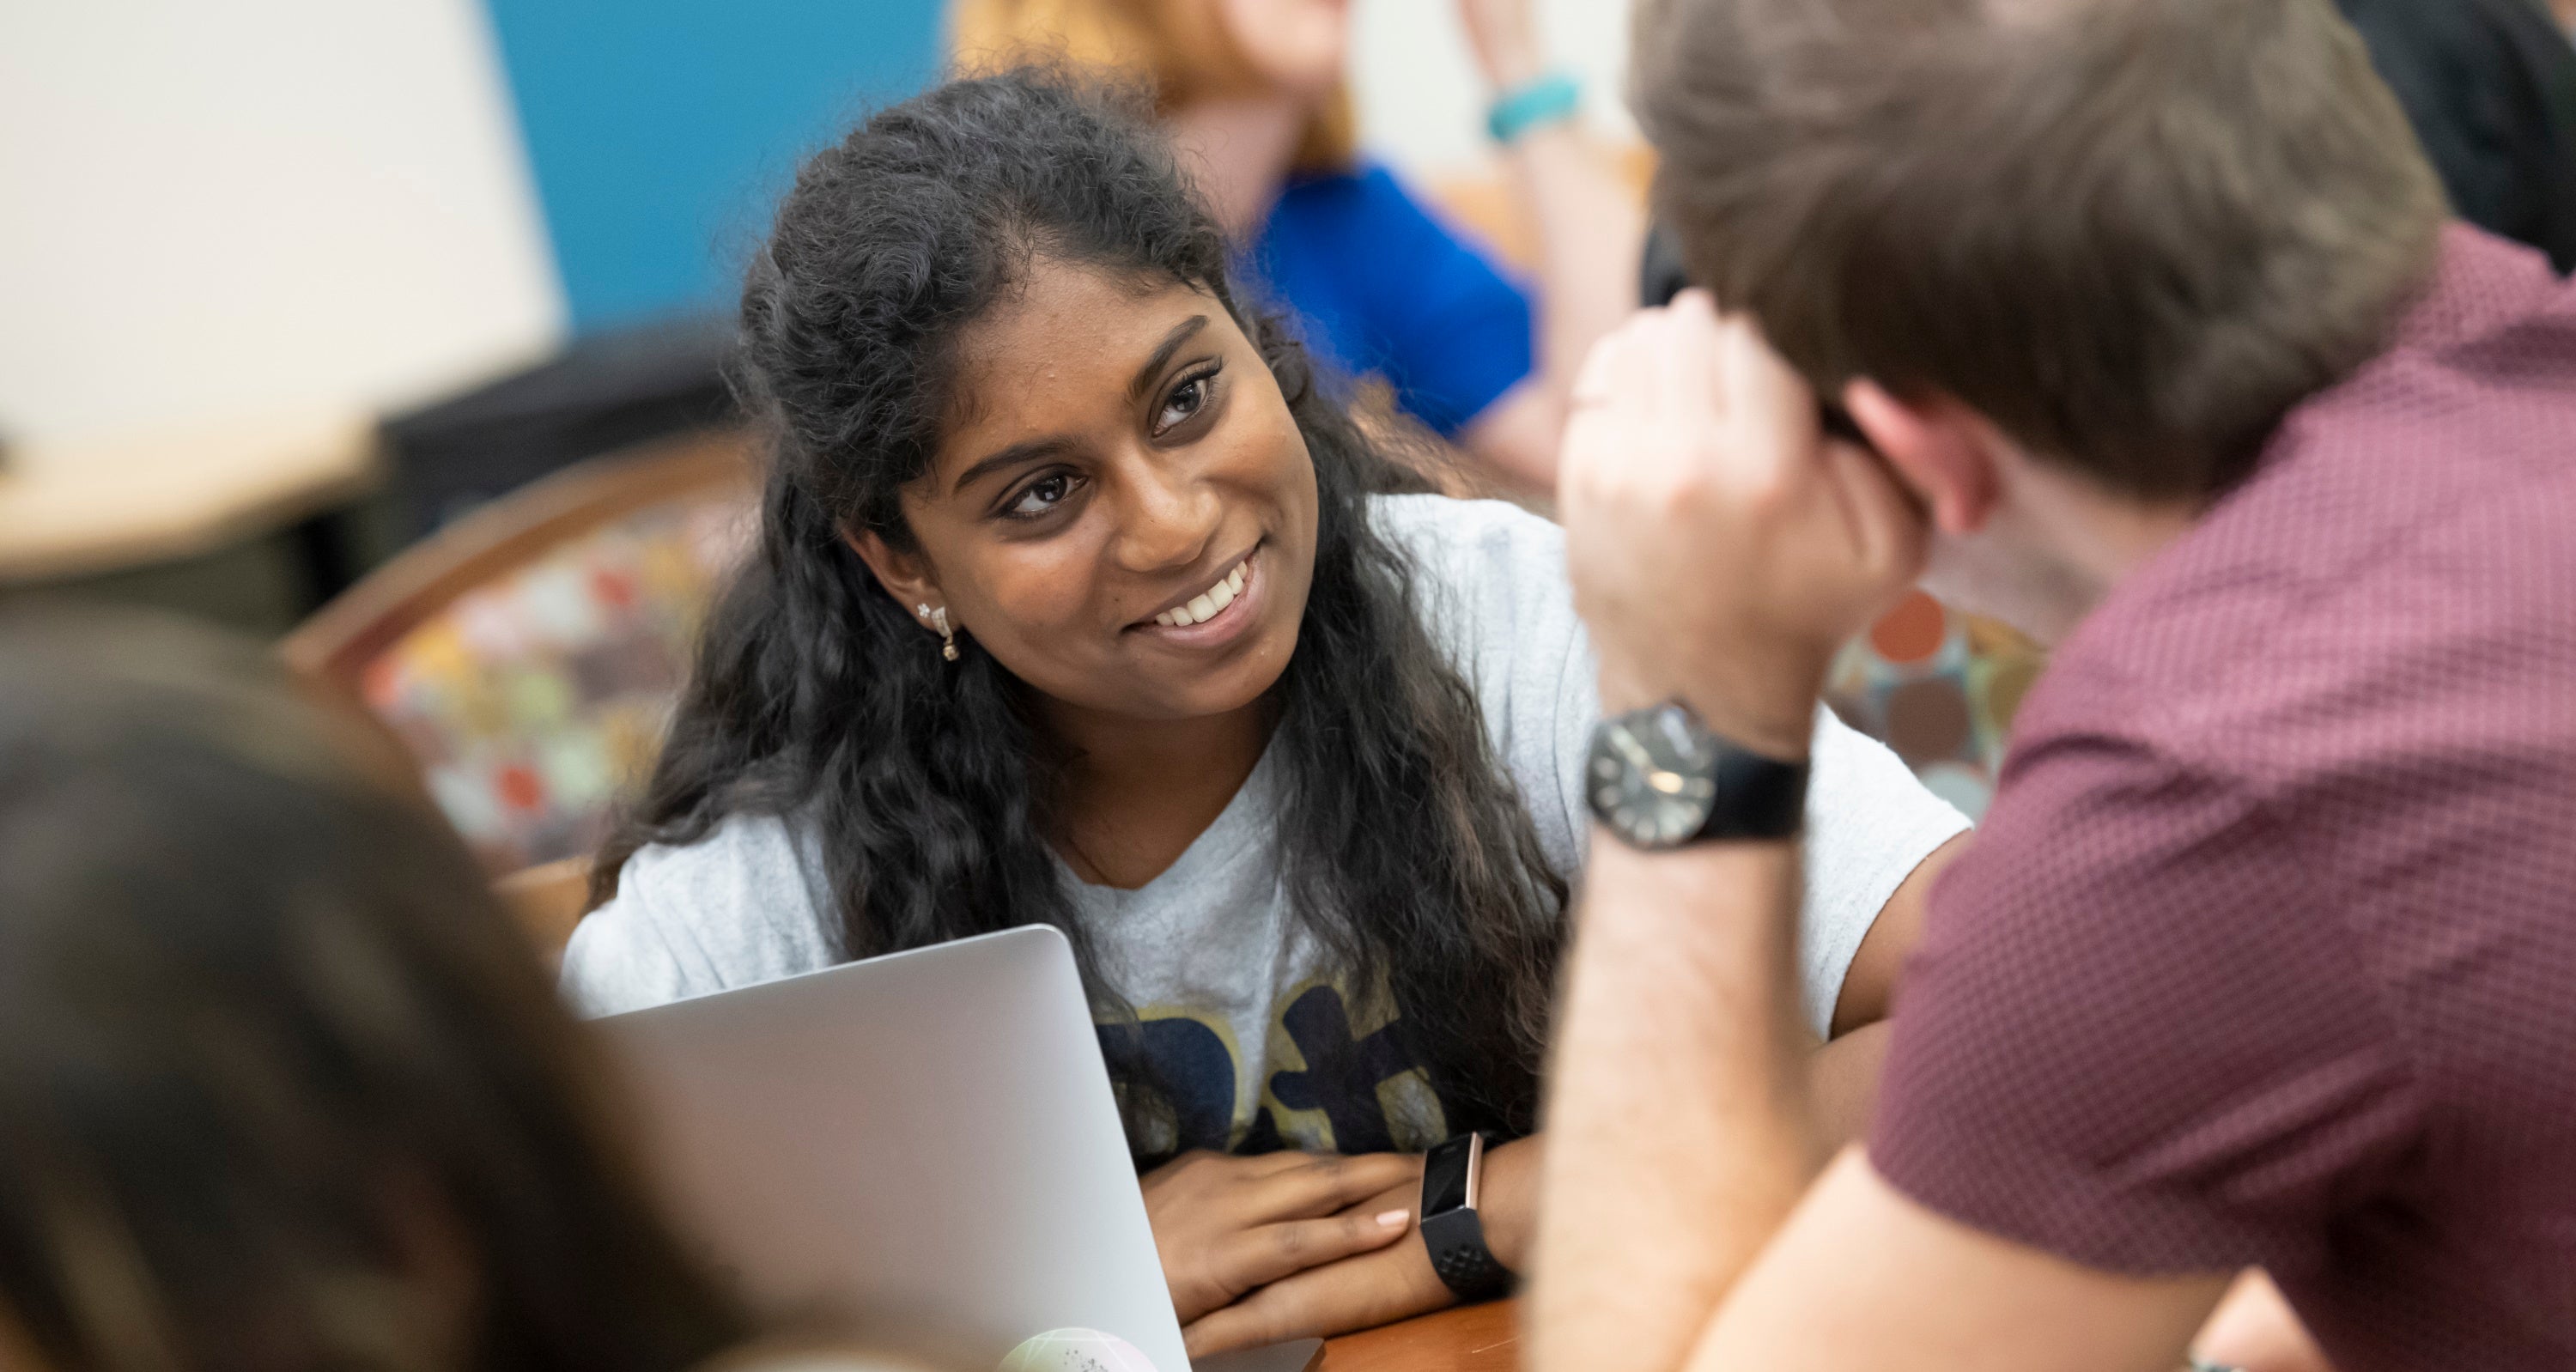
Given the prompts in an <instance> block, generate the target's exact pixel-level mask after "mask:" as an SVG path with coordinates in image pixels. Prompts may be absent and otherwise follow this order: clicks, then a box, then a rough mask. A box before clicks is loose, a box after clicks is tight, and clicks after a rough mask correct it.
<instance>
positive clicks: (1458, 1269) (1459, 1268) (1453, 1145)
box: [1422, 1134, 1512, 1301]
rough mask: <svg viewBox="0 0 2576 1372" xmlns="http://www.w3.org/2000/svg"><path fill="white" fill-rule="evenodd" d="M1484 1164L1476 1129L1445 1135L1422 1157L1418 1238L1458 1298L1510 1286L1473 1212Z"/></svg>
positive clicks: (1492, 1293)
mask: <svg viewBox="0 0 2576 1372" xmlns="http://www.w3.org/2000/svg"><path fill="white" fill-rule="evenodd" d="M1484 1164H1485V1140H1484V1138H1483V1136H1482V1135H1478V1134H1460V1135H1458V1136H1457V1137H1455V1138H1452V1139H1448V1140H1446V1141H1444V1142H1442V1143H1440V1144H1438V1145H1436V1146H1434V1147H1433V1148H1432V1150H1431V1151H1430V1153H1429V1154H1427V1155H1425V1156H1424V1158H1423V1159H1422V1244H1423V1247H1425V1248H1427V1249H1429V1250H1430V1252H1431V1270H1432V1271H1434V1272H1437V1273H1439V1274H1440V1280H1441V1282H1442V1283H1443V1284H1445V1285H1446V1286H1448V1288H1449V1289H1450V1290H1451V1291H1452V1292H1455V1293H1456V1294H1457V1297H1458V1299H1460V1300H1462V1301H1481V1300H1488V1299H1491V1298H1492V1297H1495V1296H1499V1295H1502V1294H1503V1293H1504V1292H1506V1291H1509V1290H1510V1289H1511V1286H1512V1274H1511V1271H1510V1269H1508V1268H1506V1267H1504V1266H1503V1265H1502V1264H1501V1263H1499V1262H1496V1261H1495V1260H1494V1254H1493V1250H1492V1249H1490V1248H1487V1247H1486V1246H1485V1225H1484V1221H1482V1220H1481V1219H1479V1218H1477V1215H1476V1206H1477V1203H1478V1201H1479V1200H1480V1199H1481V1198H1482V1195H1483V1191H1484Z"/></svg>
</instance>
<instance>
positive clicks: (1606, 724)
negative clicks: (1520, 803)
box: [1583, 702, 1807, 849]
mask: <svg viewBox="0 0 2576 1372" xmlns="http://www.w3.org/2000/svg"><path fill="white" fill-rule="evenodd" d="M1583 794H1584V798H1585V799H1586V800H1587V801H1588V802H1589V803H1590V804H1591V807H1592V815H1593V818H1595V819H1598V820H1600V821H1601V823H1602V826H1603V827H1604V828H1607V829H1608V830H1609V831H1610V832H1611V833H1613V834H1616V835H1618V836H1619V838H1620V840H1621V841H1623V842H1625V843H1626V844H1627V845H1628V846H1630V847H1632V848H1647V849H1660V848H1679V847H1682V846H1683V845H1685V844H1691V843H1703V842H1706V841H1708V840H1711V839H1726V838H1744V839H1776V838H1788V837H1791V836H1792V835H1795V834H1796V833H1797V832H1798V828H1799V825H1800V824H1801V823H1802V822H1803V821H1804V820H1805V818H1806V810H1807V764H1806V763H1804V762H1782V761H1780V760H1779V759H1778V758H1772V757H1764V756H1763V755H1762V754H1760V753H1757V752H1753V751H1752V750H1750V749H1747V748H1743V747H1740V746H1738V745H1736V744H1735V743H1732V742H1730V741H1728V740H1727V739H1725V738H1723V737H1721V736H1720V735H1718V734H1716V733H1714V732H1711V731H1710V729H1709V728H1708V726H1707V725H1704V724H1702V723H1700V722H1699V716H1697V715H1695V714H1692V713H1691V712H1690V707H1689V706H1686V705H1683V704H1680V703H1679V702H1672V703H1668V704H1663V705H1657V706H1653V707H1651V708H1649V709H1644V710H1635V711H1631V712H1629V713H1627V714H1624V715H1613V716H1611V717H1610V718H1608V719H1605V720H1603V721H1601V722H1600V723H1599V724H1596V725H1594V726H1593V728H1592V756H1591V759H1590V760H1589V761H1588V762H1586V763H1585V764H1584V774H1583Z"/></svg>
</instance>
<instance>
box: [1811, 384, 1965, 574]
mask: <svg viewBox="0 0 2576 1372" xmlns="http://www.w3.org/2000/svg"><path fill="white" fill-rule="evenodd" d="M1842 398H1843V409H1844V410H1845V411H1846V412H1848V413H1849V414H1850V415H1851V417H1852V422H1853V423H1854V424H1857V425H1859V426H1860V431H1861V432H1862V433H1864V434H1867V435H1868V436H1869V442H1870V446H1871V447H1874V448H1876V449H1878V451H1879V455H1880V456H1882V457H1885V458H1886V459H1887V462H1888V465H1889V466H1891V467H1894V468H1895V469H1896V474H1897V476H1898V477H1899V478H1901V479H1903V481H1904V482H1905V484H1906V485H1908V486H1911V487H1913V488H1914V493H1915V494H1916V495H1918V496H1920V497H1922V499H1923V503H1924V504H1925V505H1926V506H1928V507H1930V509H1931V511H1932V522H1933V525H1934V526H1935V527H1937V528H1938V529H1940V530H1941V532H1943V533H1945V534H1951V535H1966V534H1973V533H1975V532H1976V531H1977V530H1978V529H1980V528H1983V527H1984V526H1985V522H1986V519H1987V517H1988V516H1989V515H1991V514H1993V513H1994V508H1995V502H1996V501H1997V499H1998V498H2000V496H2001V495H2002V492H2003V486H2002V482H2001V480H2000V479H1999V476H1998V474H1997V472H1996V470H1995V458H1994V454H1993V452H1992V451H1990V450H1989V447H1988V442H1987V440H1988V437H1989V435H1990V434H1991V432H1992V428H1991V426H1989V425H1987V424H1985V423H1983V422H1981V421H1980V420H1979V419H1978V418H1977V415H1976V412H1975V411H1973V410H1970V409H1969V408H1968V407H1967V406H1965V405H1962V404H1960V403H1959V402H1957V401H1955V400H1952V399H1950V398H1948V397H1947V396H1934V397H1931V398H1930V399H1928V400H1925V401H1922V402H1915V401H1909V400H1899V399H1898V398H1896V397H1895V396H1893V395H1890V394H1889V393H1888V392H1887V390H1886V389H1885V388H1883V387H1881V386H1880V385H1879V384H1878V383H1877V382H1875V381H1871V380H1869V379H1867V378H1866V377H1864V378H1860V379H1858V380H1854V381H1851V382H1849V383H1847V384H1845V385H1844V387H1843V397H1842Z"/></svg>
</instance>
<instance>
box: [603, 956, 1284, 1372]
mask: <svg viewBox="0 0 2576 1372" xmlns="http://www.w3.org/2000/svg"><path fill="white" fill-rule="evenodd" d="M598 1024H599V1027H600V1029H601V1030H602V1032H603V1033H604V1034H605V1035H606V1037H607V1039H608V1042H609V1044H610V1046H611V1050H612V1052H614V1053H616V1054H617V1055H618V1056H619V1057H620V1058H622V1059H623V1062H624V1065H625V1067H626V1070H627V1072H628V1074H629V1076H630V1079H631V1081H632V1083H633V1086H634V1089H635V1090H636V1092H637V1093H638V1095H639V1097H640V1100H641V1103H642V1105H643V1109H644V1123H645V1127H646V1139H645V1142H646V1155H647V1157H648V1159H649V1160H650V1162H651V1164H652V1166H653V1167H654V1168H655V1169H656V1171H657V1173H658V1175H659V1177H660V1179H661V1181H662V1183H663V1184H664V1186H665V1188H666V1190H667V1192H668V1194H669V1195H670V1197H671V1199H672V1203H673V1204H674V1206H675V1207H676V1216H677V1219H678V1222H679V1223H680V1225H681V1228H682V1230H683V1232H684V1233H686V1234H688V1235H690V1236H691V1237H693V1238H695V1239H697V1240H698V1241H700V1242H702V1243H703V1244H705V1245H706V1246H707V1248H708V1249H709V1250H710V1251H711V1252H712V1254H713V1255H714V1260H715V1262H716V1264H717V1266H718V1267H719V1269H720V1270H723V1271H725V1272H726V1273H727V1274H728V1275H730V1276H732V1277H734V1278H736V1279H737V1280H738V1282H739V1284H740V1287H741V1289H742V1290H743V1291H744V1292H745V1293H746V1294H747V1295H748V1296H749V1298H750V1299H751V1300H752V1301H753V1302H754V1304H755V1305H756V1306H757V1307H758V1308H760V1309H762V1310H763V1311H765V1312H769V1313H773V1314H806V1313H811V1312H814V1311H817V1310H822V1311H830V1312H840V1313H847V1314H853V1315H858V1316H860V1317H864V1316H865V1315H866V1314H867V1313H869V1312H878V1313H885V1314H893V1315H896V1316H899V1317H902V1318H905V1319H908V1320H910V1319H918V1320H921V1321H924V1322H926V1324H927V1326H928V1327H931V1328H936V1329H938V1330H941V1331H943V1332H944V1333H950V1334H953V1335H955V1336H957V1337H958V1338H959V1339H960V1340H961V1341H962V1342H961V1344H960V1346H959V1348H958V1351H959V1352H960V1353H961V1354H964V1355H966V1356H967V1357H969V1358H980V1359H981V1360H982V1365H983V1366H993V1365H995V1364H996V1363H998V1362H999V1361H1000V1360H1001V1359H1002V1358H1003V1357H1004V1356H1005V1355H1006V1354H1008V1353H1009V1352H1010V1351H1011V1350H1012V1349H1013V1348H1014V1347H1015V1346H1017V1345H1019V1344H1020V1343H1021V1342H1023V1341H1024V1340H1027V1339H1029V1338H1030V1337H1032V1336H1034V1335H1037V1334H1040V1333H1043V1332H1045V1331H1048V1330H1054V1329H1062V1328H1067V1327H1076V1328H1085V1329H1094V1330H1100V1331H1103V1332H1106V1333H1109V1334H1113V1335H1116V1336H1117V1337H1118V1338H1121V1339H1124V1340H1126V1341H1127V1342H1129V1343H1131V1344H1133V1345H1134V1346H1135V1347H1136V1349H1137V1350H1139V1351H1141V1352H1142V1353H1143V1354H1144V1355H1145V1356H1146V1357H1147V1358H1150V1359H1151V1360H1152V1362H1153V1364H1154V1366H1155V1367H1156V1368H1158V1369H1160V1370H1161V1372H1183V1369H1186V1368H1188V1367H1189V1366H1190V1364H1189V1361H1188V1358H1187V1356H1186V1355H1185V1354H1184V1352H1183V1350H1182V1345H1181V1330H1180V1324H1179V1322H1178V1320H1177V1319H1176V1318H1175V1317H1174V1315H1173V1312H1172V1302H1171V1296H1170V1294H1169V1291H1168V1289H1167V1288H1166V1287H1165V1285H1164V1281H1163V1269H1162V1262H1161V1259H1160V1258H1159V1256H1158V1255H1157V1254H1156V1252H1155V1248H1154V1233H1153V1229H1152V1228H1151V1226H1150V1225H1149V1224H1148V1223H1147V1222H1146V1218H1145V1202H1144V1196H1143V1193H1142V1192H1141V1191H1140V1190H1139V1189H1138V1187H1137V1184H1136V1170H1135V1164H1134V1163H1133V1162H1132V1161H1131V1159H1130V1158H1129V1156H1128V1152H1127V1140H1126V1136H1125V1133H1124V1131H1123V1130H1122V1129H1121V1127H1120V1125H1119V1120H1118V1111H1117V1105H1116V1102H1115V1099H1114V1098H1113V1096H1112V1095H1111V1093H1110V1087H1109V1073H1108V1069H1107V1067H1106V1066H1105V1065H1104V1064H1103V1062H1102V1060H1101V1056H1100V1041H1099V1038H1098V1035H1097V1034H1096V1032H1095V1031H1094V1030H1093V1028H1092V1023H1091V1013H1090V1008H1089V1006H1088V1005H1087V1003H1086V1002H1085V999H1084V996H1083V991H1082V982H1081V978H1080V977H1079V975H1078V974H1077V973H1076V971H1075V969H1074V964H1073V950H1072V947H1071V945H1070V944H1068V943H1067V942H1066V941H1065V938H1064V935H1063V934H1061V933H1060V932H1058V931H1057V930H1055V929H1052V928H1049V927H1046V926H1044V925H1033V926H1029V927H1026V928H1020V929H1011V930H1005V931H1003V932H1001V933H996V934H986V935H982V936H980V937H977V938H970V939H961V940H959V941H957V942H954V943H945V944H940V945H938V946H936V947H931V948H922V949H917V950H914V951H911V952H904V953H895V954H891V955H889V956H886V957H880V958H872V959H869V960H868V961H865V962H856V963H849V964H846V965H843V966H840V967H834V968H830V969H827V970H824V971H820V972H812V973H807V974H805V975H803V976H796V977H790V978H787V979H785V980H782V981H773V982H768V983H765V984H763V985H759V986H750V987H744V988H742V989H740V990H735V991H728V992H724V993H722V994H718V995H712V996H704V997H700V998H697V999H694V1000H685V1001H678V1002H674V1003H672V1004H669V1005H664V1006H658V1007H656V1008H653V1009H650V1010H640V1011H635V1012H633V1013H630V1014H624V1015H617V1016H612V1017H610V1018H607V1019H603V1020H600V1021H598ZM1299 1361H1300V1362H1302V1361H1304V1359H1302V1358H1301V1359H1299Z"/></svg>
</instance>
